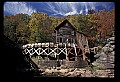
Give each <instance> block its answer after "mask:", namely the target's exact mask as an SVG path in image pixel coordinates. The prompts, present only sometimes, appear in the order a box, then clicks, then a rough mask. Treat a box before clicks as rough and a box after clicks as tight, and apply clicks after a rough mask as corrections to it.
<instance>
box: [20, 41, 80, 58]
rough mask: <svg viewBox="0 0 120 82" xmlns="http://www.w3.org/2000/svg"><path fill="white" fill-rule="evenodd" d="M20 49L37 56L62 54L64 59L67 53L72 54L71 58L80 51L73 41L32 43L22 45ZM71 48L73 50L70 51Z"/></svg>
mask: <svg viewBox="0 0 120 82" xmlns="http://www.w3.org/2000/svg"><path fill="white" fill-rule="evenodd" d="M22 49H23V53H24V54H29V55H30V57H31V56H33V55H34V54H37V56H38V57H39V56H41V55H47V56H48V55H52V56H53V57H55V58H56V57H57V55H58V56H59V55H61V54H64V55H65V56H66V60H68V55H70V54H72V55H73V56H74V57H73V58H75V56H77V55H78V54H79V53H80V49H79V50H78V48H77V45H76V44H75V43H52V42H49V43H34V44H26V45H23V46H22ZM72 49H74V51H72ZM79 55H80V54H79ZM71 59H72V58H71Z"/></svg>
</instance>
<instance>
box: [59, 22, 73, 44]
mask: <svg viewBox="0 0 120 82" xmlns="http://www.w3.org/2000/svg"><path fill="white" fill-rule="evenodd" d="M57 42H63V43H67V42H68V43H74V42H75V31H74V30H73V29H72V28H71V27H70V26H69V24H67V23H66V24H65V25H64V26H62V27H61V28H60V29H59V30H58V31H57Z"/></svg>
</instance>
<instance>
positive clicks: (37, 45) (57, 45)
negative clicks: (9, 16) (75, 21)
mask: <svg viewBox="0 0 120 82" xmlns="http://www.w3.org/2000/svg"><path fill="white" fill-rule="evenodd" d="M74 45H76V44H75V43H32V44H26V45H23V46H22V49H25V48H33V47H40V48H42V47H51V48H52V47H67V48H69V47H74Z"/></svg>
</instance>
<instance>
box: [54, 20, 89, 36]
mask: <svg viewBox="0 0 120 82" xmlns="http://www.w3.org/2000/svg"><path fill="white" fill-rule="evenodd" d="M66 23H68V24H69V25H70V26H71V27H70V28H72V29H73V30H75V31H77V29H76V28H75V26H73V25H72V24H71V23H70V22H69V21H68V20H67V19H65V20H64V21H63V22H62V23H60V24H59V25H58V26H57V27H56V28H55V30H59V29H60V28H61V27H62V26H64V25H65V24H66ZM77 32H78V33H80V34H83V35H85V36H87V35H86V34H84V33H83V32H79V31H77Z"/></svg>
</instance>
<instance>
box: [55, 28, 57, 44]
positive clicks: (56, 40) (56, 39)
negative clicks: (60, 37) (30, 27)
mask: <svg viewBox="0 0 120 82" xmlns="http://www.w3.org/2000/svg"><path fill="white" fill-rule="evenodd" d="M55 32H56V43H57V30H56V31H55Z"/></svg>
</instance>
